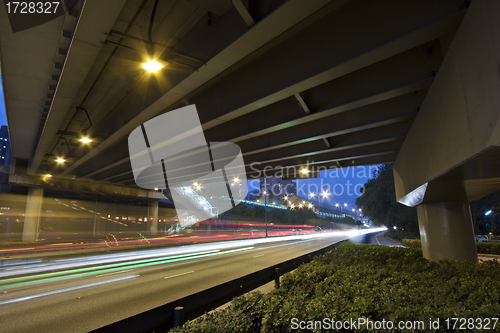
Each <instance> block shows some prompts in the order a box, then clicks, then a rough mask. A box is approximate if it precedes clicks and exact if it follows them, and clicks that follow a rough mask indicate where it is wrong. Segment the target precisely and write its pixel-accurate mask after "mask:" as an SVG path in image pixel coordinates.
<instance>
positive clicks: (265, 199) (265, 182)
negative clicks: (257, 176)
mask: <svg viewBox="0 0 500 333" xmlns="http://www.w3.org/2000/svg"><path fill="white" fill-rule="evenodd" d="M264 207H265V208H264V221H265V222H266V237H267V178H264Z"/></svg>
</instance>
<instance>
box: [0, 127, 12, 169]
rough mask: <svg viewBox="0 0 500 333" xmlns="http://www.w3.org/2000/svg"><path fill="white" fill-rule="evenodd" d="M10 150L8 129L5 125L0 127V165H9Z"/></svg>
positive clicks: (10, 160) (10, 158) (10, 159)
mask: <svg viewBox="0 0 500 333" xmlns="http://www.w3.org/2000/svg"><path fill="white" fill-rule="evenodd" d="M11 163H12V152H11V150H10V140H9V130H8V128H7V126H5V125H4V126H2V127H1V128H0V165H5V166H10V164H11Z"/></svg>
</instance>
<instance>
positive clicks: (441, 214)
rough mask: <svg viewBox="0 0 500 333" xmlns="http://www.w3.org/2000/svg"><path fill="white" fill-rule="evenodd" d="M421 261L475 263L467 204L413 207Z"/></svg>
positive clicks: (474, 248)
mask: <svg viewBox="0 0 500 333" xmlns="http://www.w3.org/2000/svg"><path fill="white" fill-rule="evenodd" d="M417 213H418V224H419V227H420V239H421V241H422V251H423V255H424V257H425V258H427V259H429V260H431V261H439V260H442V259H449V260H467V261H472V262H475V263H476V262H477V250H476V242H475V239H474V230H473V227H472V219H471V215H470V208H469V203H468V202H435V203H425V204H421V205H419V206H418V207H417Z"/></svg>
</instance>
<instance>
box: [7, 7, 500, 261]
mask: <svg viewBox="0 0 500 333" xmlns="http://www.w3.org/2000/svg"><path fill="white" fill-rule="evenodd" d="M6 11H7V9H6V8H5V7H2V8H0V17H1V19H0V22H1V23H0V48H1V49H0V51H1V58H0V61H1V66H2V67H1V70H2V84H3V88H4V96H5V104H6V109H7V118H8V123H9V130H10V137H11V145H12V154H13V156H14V158H15V165H14V167H13V168H12V172H11V174H12V176H11V181H12V182H13V183H16V179H24V180H25V181H24V183H23V184H22V185H30V186H32V189H30V195H29V197H28V204H27V213H28V212H31V213H30V214H29V216H30V218H28V219H27V223H26V222H25V230H26V235H25V236H26V238H25V240H33V239H34V237H35V234H34V232H33V230H34V229H33V228H36V225H37V223H38V222H37V215H36V211H37V209H39V206H40V202H41V196H43V188H44V187H46V186H50V184H52V183H53V182H56V181H59V182H63V181H62V179H64V182H66V183H65V184H67V185H65V187H64V186H63V188H66V189H68V190H71V188H72V186H74V185H72V184H73V183H74V184H78V183H79V182H95V183H99V184H101V183H102V184H106V186H108V187H107V188H108V189H109V188H112V187H113V186H114V188H116V190H117V191H123V189H128V188H133V189H135V190H136V191H141V192H140V193H139V194H138V196H140V197H148V196H149V197H150V201H152V202H153V203H152V204H151V206H152V207H154V205H155V204H154V200H158V199H159V198H158V197H155V195H156V194H155V193H152V194H151V192H154V191H150V190H145V189H139V188H137V187H136V185H135V181H134V176H133V172H132V168H131V164H130V157H129V150H128V142H127V139H128V135H129V134H130V133H131V132H132V131H133V130H134V129H136V128H137V127H139V126H141V125H142V124H143V123H144V122H145V121H148V120H150V119H151V118H153V117H155V116H158V115H160V114H163V113H167V112H169V111H172V110H175V109H178V108H180V107H183V106H186V105H190V104H195V105H196V107H197V110H198V113H199V117H200V123H201V125H202V128H203V130H204V134H205V138H206V140H207V142H219V141H229V142H233V143H236V144H238V145H239V147H240V148H241V151H242V155H243V159H244V162H245V167H246V172H247V177H248V178H252V177H257V178H258V177H262V176H263V174H262V171H263V170H266V171H267V173H268V174H273V172H277V171H279V170H281V169H282V168H283V167H291V169H292V170H295V172H296V173H298V170H300V169H302V168H308V169H310V170H311V171H312V170H313V169H315V170H317V169H318V168H338V167H341V168H342V167H348V166H359V165H371V164H380V163H388V162H395V181H396V193H397V198H398V200H400V202H402V203H404V204H406V205H410V206H416V205H418V206H419V208H418V214H419V221H420V222H419V223H420V227H421V235H422V237H423V238H422V239H423V247H424V255H425V256H426V257H427V258H430V259H432V260H438V259H445V258H446V259H464V260H472V261H477V255H476V253H475V248H474V243H473V231H472V226H471V220H470V214H469V213H468V202H469V201H470V200H475V199H478V198H480V197H482V196H484V195H487V194H489V193H491V192H493V191H495V190H498V189H499V188H500V183H499V182H498V179H499V178H498V174H499V171H498V170H499V169H498V168H497V167H496V166H497V165H498V162H497V160H498V158H497V156H498V154H497V151H498V147H497V145H498V144H499V143H500V133H499V127H498V126H499V124H498V120H499V116H500V112H499V103H500V101H499V97H498V96H499V95H498V88H499V84H500V83H499V75H500V74H499V73H500V70H499V68H500V67H499V66H500V65H499V64H500V50H499V49H498V45H500V39H499V38H500V35H499V31H500V29H498V28H499V27H498V23H497V22H500V20H497V19H496V18H497V17H498V16H499V15H500V7H499V4H498V3H497V2H495V1H477V0H476V1H472V3H471V1H465V0H443V1H434V0H409V1H405V2H404V3H403V2H401V1H395V0H379V1H369V0H315V1H301V0H289V1H285V0H273V1H268V0H260V1H259V0H255V1H245V0H232V1H226V0H215V1H204V0H175V1H174V0H163V1H158V2H156V1H155V0H99V1H97V0H86V1H83V0H82V1H80V2H77V3H76V4H75V5H74V8H73V9H72V10H71V11H68V12H66V13H65V14H64V15H61V16H59V17H57V18H55V19H53V20H52V21H49V22H47V23H45V24H42V25H39V26H35V27H32V28H30V29H26V30H23V31H19V32H15V33H14V32H13V31H12V29H11V26H10V25H9V20H8V17H7V12H6ZM151 58H154V59H156V60H158V61H160V62H162V63H163V64H167V65H166V66H165V67H164V68H162V69H161V70H159V71H158V72H156V73H150V72H148V71H147V70H145V69H143V68H142V66H143V63H144V62H146V61H148V60H150V59H151ZM84 137H86V138H90V139H91V140H92V141H91V142H89V143H82V142H81V141H80V140H81V139H82V138H84ZM61 157H62V158H63V159H64V160H65V163H57V162H56V159H58V158H61ZM48 173H50V174H51V175H52V177H51V178H47V177H45V175H46V174H48ZM292 176H298V174H293V175H292ZM28 179H29V181H28ZM30 182H31V183H30ZM86 184H87V183H86ZM125 192H126V191H125ZM153 211H154V209H153ZM153 217H154V213H153ZM29 226H31V229H30V227H29ZM29 230H31V232H29ZM153 231H154V230H153Z"/></svg>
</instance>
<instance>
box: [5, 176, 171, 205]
mask: <svg viewBox="0 0 500 333" xmlns="http://www.w3.org/2000/svg"><path fill="white" fill-rule="evenodd" d="M9 183H10V184H12V185H17V186H28V187H37V188H44V189H52V190H58V191H69V192H81V193H87V194H94V195H95V194H101V195H105V196H114V197H128V198H138V199H155V200H161V199H163V195H162V194H161V193H159V192H156V191H150V190H145V189H140V188H137V187H126V186H120V185H113V184H110V183H103V182H96V181H86V180H74V179H64V178H58V177H51V178H46V177H41V176H31V175H21V174H11V175H10V177H9Z"/></svg>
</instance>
